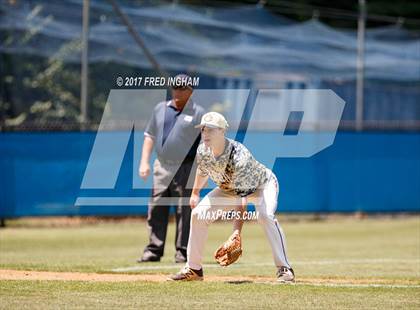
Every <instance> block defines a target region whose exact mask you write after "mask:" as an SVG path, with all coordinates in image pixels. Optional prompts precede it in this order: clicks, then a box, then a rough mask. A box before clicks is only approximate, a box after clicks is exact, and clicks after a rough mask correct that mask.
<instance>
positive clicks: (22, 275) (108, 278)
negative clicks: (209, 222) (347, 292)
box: [0, 269, 420, 287]
mask: <svg viewBox="0 0 420 310" xmlns="http://www.w3.org/2000/svg"><path fill="white" fill-rule="evenodd" d="M167 276H168V274H113V273H81V272H50V271H28V270H10V269H2V270H0V281H1V280H32V281H37V280H42V281H89V282H132V281H148V282H165V281H167ZM205 281H207V282H225V283H238V284H239V283H272V284H274V283H276V279H275V278H272V277H270V278H269V277H250V276H214V275H208V276H206V277H205ZM296 284H302V285H305V284H306V285H327V286H328V285H331V286H390V287H394V286H395V287H398V286H401V287H420V285H418V283H417V282H415V281H410V280H398V281H395V280H385V279H347V278H346V279H327V278H302V279H299V280H297V281H296Z"/></svg>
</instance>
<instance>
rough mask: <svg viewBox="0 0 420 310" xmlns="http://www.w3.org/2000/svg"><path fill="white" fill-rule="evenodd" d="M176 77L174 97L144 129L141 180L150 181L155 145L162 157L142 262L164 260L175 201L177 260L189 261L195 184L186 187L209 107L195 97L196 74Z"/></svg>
mask: <svg viewBox="0 0 420 310" xmlns="http://www.w3.org/2000/svg"><path fill="white" fill-rule="evenodd" d="M175 80H176V81H178V82H179V83H176V84H175V86H172V90H171V95H172V100H169V101H166V102H165V101H164V102H160V103H158V104H157V105H156V107H155V108H154V111H153V115H152V117H151V119H150V120H149V123H148V124H147V126H146V129H145V132H144V143H143V149H142V155H141V161H140V167H139V175H140V177H141V178H142V179H144V180H146V179H147V177H148V176H149V174H150V171H151V169H150V157H151V153H152V151H153V148H155V150H156V153H157V159H156V160H155V161H154V163H153V190H152V197H151V198H150V202H149V207H148V217H147V227H148V230H149V244H148V245H147V246H146V247H145V249H144V251H143V255H142V256H141V257H140V258H139V259H138V260H137V262H155V261H160V259H161V257H162V256H163V252H164V247H165V240H166V232H167V227H168V219H169V210H170V205H171V204H172V203H173V204H175V205H176V217H175V218H176V234H175V249H176V253H175V262H176V263H183V262H186V261H187V245H188V237H189V231H190V217H191V208H190V206H189V202H188V200H189V197H190V196H191V187H192V186H188V188H187V183H188V180H189V177H190V172H191V173H192V174H194V173H195V169H192V167H193V165H194V159H195V154H196V151H197V147H198V145H199V143H200V139H201V136H200V130H199V129H197V128H194V126H195V125H197V124H199V123H200V121H201V117H202V115H203V114H204V109H203V108H202V107H201V106H199V105H197V104H196V103H194V102H193V101H192V99H190V96H191V94H192V92H193V88H192V85H191V84H190V83H188V81H191V78H190V77H189V76H187V75H185V74H179V75H177V76H176V77H175ZM194 176H195V175H193V176H192V178H191V180H194ZM182 197H184V198H182ZM168 202H170V203H168Z"/></svg>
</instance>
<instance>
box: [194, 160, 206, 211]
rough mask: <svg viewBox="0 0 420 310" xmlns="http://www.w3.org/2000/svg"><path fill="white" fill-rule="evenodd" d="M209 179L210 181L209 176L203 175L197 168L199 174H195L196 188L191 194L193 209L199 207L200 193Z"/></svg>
mask: <svg viewBox="0 0 420 310" xmlns="http://www.w3.org/2000/svg"><path fill="white" fill-rule="evenodd" d="M208 179H209V176H208V175H206V176H203V175H201V173H200V169H199V168H197V173H196V174H195V180H194V186H193V189H192V192H191V198H190V206H191V209H194V208H195V207H196V206H197V204H198V202H199V200H200V191H201V189H202V188H203V187H204V186H205V185H206V184H207V181H208Z"/></svg>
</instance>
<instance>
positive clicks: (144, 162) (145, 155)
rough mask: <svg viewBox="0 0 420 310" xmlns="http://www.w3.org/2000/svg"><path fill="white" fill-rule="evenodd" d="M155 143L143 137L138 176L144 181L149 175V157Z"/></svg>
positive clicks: (147, 137) (149, 138) (151, 139)
mask: <svg viewBox="0 0 420 310" xmlns="http://www.w3.org/2000/svg"><path fill="white" fill-rule="evenodd" d="M154 144H155V142H154V140H153V138H152V137H150V136H144V141H143V149H142V152H141V160H140V166H139V176H140V177H141V178H142V179H143V180H145V181H146V179H147V177H148V176H149V175H150V156H151V155H152V151H153V146H154Z"/></svg>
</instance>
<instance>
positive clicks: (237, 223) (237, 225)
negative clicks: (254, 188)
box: [233, 197, 248, 235]
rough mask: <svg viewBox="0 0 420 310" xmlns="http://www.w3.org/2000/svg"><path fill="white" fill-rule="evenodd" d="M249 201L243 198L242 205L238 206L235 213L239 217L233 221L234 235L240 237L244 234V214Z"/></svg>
mask: <svg viewBox="0 0 420 310" xmlns="http://www.w3.org/2000/svg"><path fill="white" fill-rule="evenodd" d="M247 204H248V200H247V198H246V197H242V199H241V205H239V206H237V207H236V209H235V211H236V212H237V214H238V216H237V217H235V219H234V220H233V233H234V234H238V235H240V234H241V232H242V226H243V225H244V220H243V213H244V212H245V211H246V207H247Z"/></svg>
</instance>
